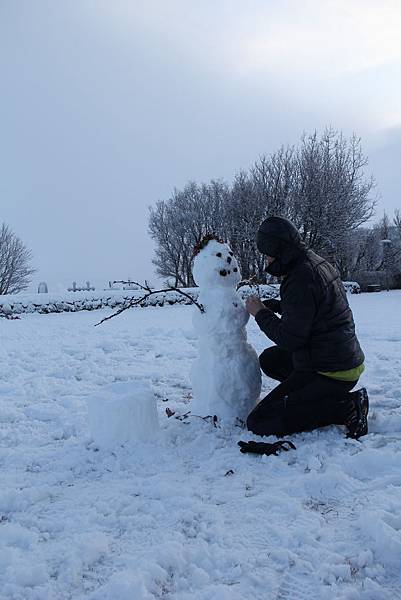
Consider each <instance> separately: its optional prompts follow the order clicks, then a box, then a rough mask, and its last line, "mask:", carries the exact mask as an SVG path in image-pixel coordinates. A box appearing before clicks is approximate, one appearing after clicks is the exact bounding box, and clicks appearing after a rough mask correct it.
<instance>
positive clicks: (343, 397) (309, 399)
mask: <svg viewBox="0 0 401 600" xmlns="http://www.w3.org/2000/svg"><path fill="white" fill-rule="evenodd" d="M257 246H258V249H259V251H260V252H262V253H263V254H265V255H266V271H267V272H268V273H270V274H271V275H274V276H277V277H281V276H284V278H283V281H282V284H281V286H280V297H281V300H275V299H272V300H266V301H265V302H262V301H261V300H260V299H259V298H255V297H251V298H248V300H247V302H246V308H247V310H248V312H249V313H250V314H251V315H253V316H254V317H255V320H256V322H257V324H258V325H259V327H260V329H261V330H262V331H263V332H264V333H265V334H266V335H267V337H268V338H269V339H271V340H272V341H273V342H274V343H275V344H276V345H275V346H273V347H270V348H267V349H266V350H265V351H264V352H263V353H262V354H261V356H260V357H259V360H260V366H261V368H262V370H263V372H264V373H265V374H266V375H268V376H269V377H271V378H273V379H276V380H277V381H280V384H279V385H278V386H277V387H276V388H274V389H273V390H272V391H271V392H270V393H269V394H268V395H267V396H266V397H265V398H264V399H263V400H262V401H261V402H259V404H258V405H257V406H256V407H255V408H254V409H253V411H252V412H251V413H250V414H249V416H248V419H247V426H248V429H249V430H250V431H253V432H254V433H256V434H258V435H278V436H282V435H288V434H290V433H295V432H298V431H307V430H311V429H316V428H318V427H324V426H326V425H334V424H338V425H345V426H346V427H347V432H348V437H352V438H359V437H361V436H362V435H365V434H366V433H367V432H368V425H367V414H368V409H369V403H368V396H367V392H366V390H365V389H364V388H362V389H360V390H358V391H355V392H351V390H352V388H354V387H355V385H356V384H357V382H358V379H359V377H360V375H361V374H362V372H363V370H364V364H363V363H364V354H363V352H362V350H361V347H360V345H359V342H358V339H357V337H356V334H355V325H354V320H353V316H352V312H351V309H350V307H349V304H348V300H347V295H346V292H345V289H344V286H343V284H342V282H341V279H340V275H339V273H338V272H337V270H336V269H335V268H334V267H333V266H332V265H330V264H329V263H328V262H327V261H326V260H324V259H323V258H322V257H320V256H318V255H317V254H315V253H314V252H313V251H312V250H308V249H307V248H306V247H305V245H304V243H303V242H302V241H301V237H300V234H299V232H298V230H297V228H296V227H295V226H294V225H293V224H292V223H291V222H290V221H288V220H287V219H284V218H282V217H269V218H268V219H266V220H265V221H263V223H262V224H261V226H260V228H259V231H258V235H257ZM275 313H278V314H281V318H279V317H277V315H276V314H275Z"/></svg>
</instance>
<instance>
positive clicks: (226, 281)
mask: <svg viewBox="0 0 401 600" xmlns="http://www.w3.org/2000/svg"><path fill="white" fill-rule="evenodd" d="M201 246H203V247H202V248H201V249H200V250H199V251H198V253H197V254H196V256H195V259H194V268H193V276H194V280H195V283H196V284H197V285H199V286H200V287H202V288H208V287H209V288H215V287H231V288H235V286H236V285H237V283H238V282H239V281H241V273H240V271H239V268H238V263H237V259H236V258H235V256H234V254H233V252H232V251H231V248H230V247H229V246H228V245H227V244H225V243H224V242H220V241H218V240H214V239H209V240H208V241H206V243H205V244H201Z"/></svg>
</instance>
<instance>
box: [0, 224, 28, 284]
mask: <svg viewBox="0 0 401 600" xmlns="http://www.w3.org/2000/svg"><path fill="white" fill-rule="evenodd" d="M31 259H32V254H31V251H30V250H28V249H27V248H26V246H25V245H24V244H23V242H22V241H21V240H20V239H19V237H18V236H17V235H15V233H14V232H13V231H12V230H11V229H10V228H9V227H8V225H6V224H5V223H3V224H2V226H1V228H0V295H3V294H17V293H18V292H21V291H22V290H25V289H26V288H27V287H28V285H29V283H30V281H31V275H32V274H33V273H34V272H35V269H32V268H31Z"/></svg>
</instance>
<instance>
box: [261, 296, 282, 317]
mask: <svg viewBox="0 0 401 600" xmlns="http://www.w3.org/2000/svg"><path fill="white" fill-rule="evenodd" d="M263 304H264V305H265V306H266V308H269V309H270V310H272V311H273V312H275V313H279V314H281V302H280V300H277V299H276V298H269V299H268V300H263Z"/></svg>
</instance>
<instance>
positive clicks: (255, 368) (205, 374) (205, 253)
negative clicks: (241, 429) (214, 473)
mask: <svg viewBox="0 0 401 600" xmlns="http://www.w3.org/2000/svg"><path fill="white" fill-rule="evenodd" d="M199 248H200V249H199V251H198V253H197V254H196V256H195V259H194V268H193V276H194V280H195V282H196V283H197V285H198V286H199V287H200V293H199V299H198V302H199V303H200V304H202V306H203V308H204V312H200V311H199V310H198V309H196V312H195V315H194V319H193V323H194V328H195V331H196V333H197V336H198V358H197V359H196V360H195V362H194V364H193V367H192V371H191V382H192V389H193V401H192V408H191V411H192V413H193V414H197V415H200V416H206V415H216V416H217V417H218V418H219V419H220V420H222V421H224V422H226V423H229V422H231V423H233V422H235V421H236V420H237V419H241V420H243V421H244V420H245V419H246V417H247V415H248V414H249V412H250V411H251V410H252V409H253V408H254V406H255V404H256V402H257V400H258V398H259V394H260V389H261V373H260V367H259V359H258V356H257V354H256V352H255V350H254V349H253V348H252V346H251V345H250V344H248V342H247V334H246V328H245V326H246V324H247V322H248V319H249V314H248V312H247V311H246V309H245V307H244V304H243V302H242V300H241V298H240V296H239V294H238V292H237V290H236V285H237V283H238V282H239V281H240V280H241V274H240V271H239V268H238V263H237V260H236V258H235V257H234V255H233V252H232V251H231V249H230V248H229V247H228V245H227V244H225V243H223V242H221V241H219V240H216V239H209V238H205V239H204V241H203V242H201V244H200V245H199Z"/></svg>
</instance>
